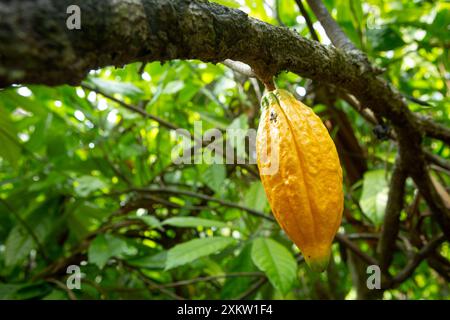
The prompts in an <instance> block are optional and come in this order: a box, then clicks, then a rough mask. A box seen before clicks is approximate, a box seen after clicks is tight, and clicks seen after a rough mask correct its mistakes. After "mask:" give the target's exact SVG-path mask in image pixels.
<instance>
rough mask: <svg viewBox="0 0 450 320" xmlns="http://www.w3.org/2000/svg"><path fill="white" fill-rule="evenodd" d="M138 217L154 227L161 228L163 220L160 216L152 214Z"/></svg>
mask: <svg viewBox="0 0 450 320" xmlns="http://www.w3.org/2000/svg"><path fill="white" fill-rule="evenodd" d="M136 219H139V220H142V221H144V222H145V224H147V225H148V226H149V227H152V228H161V221H159V220H158V218H156V217H154V216H150V215H145V216H139V217H136Z"/></svg>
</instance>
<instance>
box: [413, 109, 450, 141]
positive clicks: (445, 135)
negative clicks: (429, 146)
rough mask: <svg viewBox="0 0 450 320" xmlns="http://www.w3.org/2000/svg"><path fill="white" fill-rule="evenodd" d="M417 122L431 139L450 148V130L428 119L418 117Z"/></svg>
mask: <svg viewBox="0 0 450 320" xmlns="http://www.w3.org/2000/svg"><path fill="white" fill-rule="evenodd" d="M416 117H417V121H418V122H419V125H420V126H421V127H422V130H423V132H424V133H425V134H426V135H427V136H428V137H430V138H433V139H438V140H441V141H442V142H444V143H446V144H447V145H449V146H450V129H449V128H448V127H446V126H444V125H442V124H439V123H436V122H434V121H433V120H432V119H430V118H428V117H423V116H419V115H417V116H416Z"/></svg>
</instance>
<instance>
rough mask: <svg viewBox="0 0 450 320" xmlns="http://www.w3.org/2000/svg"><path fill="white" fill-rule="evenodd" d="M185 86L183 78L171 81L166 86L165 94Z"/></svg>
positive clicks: (173, 92) (172, 92)
mask: <svg viewBox="0 0 450 320" xmlns="http://www.w3.org/2000/svg"><path fill="white" fill-rule="evenodd" d="M183 88H184V82H183V81H181V80H175V81H171V82H169V83H168V84H166V86H165V87H164V90H163V93H164V94H175V93H177V92H178V91H180V90H181V89H183Z"/></svg>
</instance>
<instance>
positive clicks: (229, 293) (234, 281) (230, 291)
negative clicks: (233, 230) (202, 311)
mask: <svg viewBox="0 0 450 320" xmlns="http://www.w3.org/2000/svg"><path fill="white" fill-rule="evenodd" d="M251 252H252V245H251V243H247V244H246V245H245V246H244V248H243V249H242V251H241V252H240V253H239V255H238V256H237V257H235V258H233V259H231V261H230V266H229V269H227V272H230V273H231V272H255V271H258V269H257V268H256V266H255V265H254V264H253V260H252V255H251ZM253 281H255V278H253V277H236V278H227V279H226V281H225V284H224V285H223V288H222V291H221V293H220V298H221V299H236V298H237V297H238V296H239V295H240V294H242V293H243V292H245V291H246V290H248V288H249V287H250V286H251V284H252V282H253Z"/></svg>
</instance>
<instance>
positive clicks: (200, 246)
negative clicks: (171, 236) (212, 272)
mask: <svg viewBox="0 0 450 320" xmlns="http://www.w3.org/2000/svg"><path fill="white" fill-rule="evenodd" d="M233 243H235V240H234V239H233V238H225V237H214V238H201V239H194V240H190V241H188V242H185V243H182V244H179V245H176V246H175V247H173V248H171V249H170V250H169V252H168V254H167V263H166V270H169V269H173V268H175V267H178V266H182V265H185V264H187V263H190V262H192V261H194V260H197V259H198V258H201V257H205V256H208V255H210V254H213V253H217V252H219V251H221V250H223V249H224V248H226V247H228V246H230V245H232V244H233Z"/></svg>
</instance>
